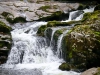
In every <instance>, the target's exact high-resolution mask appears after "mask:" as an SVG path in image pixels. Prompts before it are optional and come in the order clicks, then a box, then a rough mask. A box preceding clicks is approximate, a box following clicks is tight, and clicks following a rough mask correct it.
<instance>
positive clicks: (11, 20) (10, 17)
mask: <svg viewBox="0 0 100 75" xmlns="http://www.w3.org/2000/svg"><path fill="white" fill-rule="evenodd" d="M1 15H2V16H4V17H5V19H6V20H7V21H8V22H9V23H18V22H26V18H24V17H16V18H14V16H13V15H12V14H11V13H9V12H3V13H2V14H1Z"/></svg>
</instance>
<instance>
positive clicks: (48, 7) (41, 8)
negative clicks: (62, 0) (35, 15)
mask: <svg viewBox="0 0 100 75" xmlns="http://www.w3.org/2000/svg"><path fill="white" fill-rule="evenodd" d="M47 9H51V6H49V5H48V6H42V7H40V8H39V9H38V10H43V11H45V12H48V10H47Z"/></svg>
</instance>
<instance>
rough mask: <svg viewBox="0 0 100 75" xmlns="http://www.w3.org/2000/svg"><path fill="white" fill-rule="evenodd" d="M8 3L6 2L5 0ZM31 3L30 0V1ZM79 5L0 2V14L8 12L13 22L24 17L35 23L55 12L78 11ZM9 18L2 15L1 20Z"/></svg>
mask: <svg viewBox="0 0 100 75" xmlns="http://www.w3.org/2000/svg"><path fill="white" fill-rule="evenodd" d="M5 1H6V0H5ZM29 1H30V0H29ZM78 6H79V4H78V3H59V2H52V1H39V0H38V1H37V2H36V1H34V2H31V3H30V2H25V1H7V2H0V14H2V13H3V12H7V13H9V14H10V15H12V18H10V19H12V20H14V19H15V18H17V17H23V18H25V19H26V21H34V20H38V19H39V18H43V17H47V16H50V15H52V14H53V13H54V12H57V11H61V12H66V13H67V12H69V11H71V10H75V9H77V8H78ZM7 18H9V17H8V15H6V16H3V17H2V15H1V19H7Z"/></svg>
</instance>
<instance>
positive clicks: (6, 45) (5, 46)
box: [0, 21, 12, 64]
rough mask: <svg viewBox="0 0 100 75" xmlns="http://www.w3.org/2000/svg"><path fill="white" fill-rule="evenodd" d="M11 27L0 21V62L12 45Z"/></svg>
mask: <svg viewBox="0 0 100 75" xmlns="http://www.w3.org/2000/svg"><path fill="white" fill-rule="evenodd" d="M10 31H11V28H10V27H9V26H7V25H6V24H5V23H3V22H1V21H0V64H2V63H5V62H6V60H7V56H8V53H9V51H10V49H11V45H12V37H11V33H10Z"/></svg>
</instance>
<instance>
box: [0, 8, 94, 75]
mask: <svg viewBox="0 0 100 75" xmlns="http://www.w3.org/2000/svg"><path fill="white" fill-rule="evenodd" d="M83 11H84V12H90V11H91V12H92V11H93V9H90V10H88V9H85V10H83ZM83 11H74V12H71V13H70V15H69V19H68V20H66V21H65V22H68V21H71V20H80V19H81V18H82V16H83V14H84V13H83ZM78 12H80V13H78ZM76 15H77V16H76ZM62 22H63V21H62ZM46 24H47V22H35V23H28V24H26V25H24V26H22V27H20V26H21V25H19V24H17V25H15V27H13V28H14V30H13V31H12V32H11V34H12V39H13V46H12V49H11V52H10V54H9V56H8V60H7V63H5V64H3V65H1V66H0V75H80V73H76V72H73V71H61V70H59V69H58V67H59V65H60V64H61V63H62V62H64V60H63V59H61V58H59V56H60V57H62V51H61V43H62V39H63V36H65V34H66V33H67V32H68V31H69V29H71V28H72V27H73V25H71V26H66V28H67V30H66V31H65V32H63V34H61V35H60V36H59V37H58V41H57V52H56V54H54V53H53V50H52V42H53V35H54V33H55V31H56V30H58V29H59V28H52V30H53V31H52V35H51V41H50V46H48V45H47V42H46V38H44V37H41V36H37V35H36V33H37V30H38V28H39V27H40V26H41V25H46ZM1 69H2V71H1Z"/></svg>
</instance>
